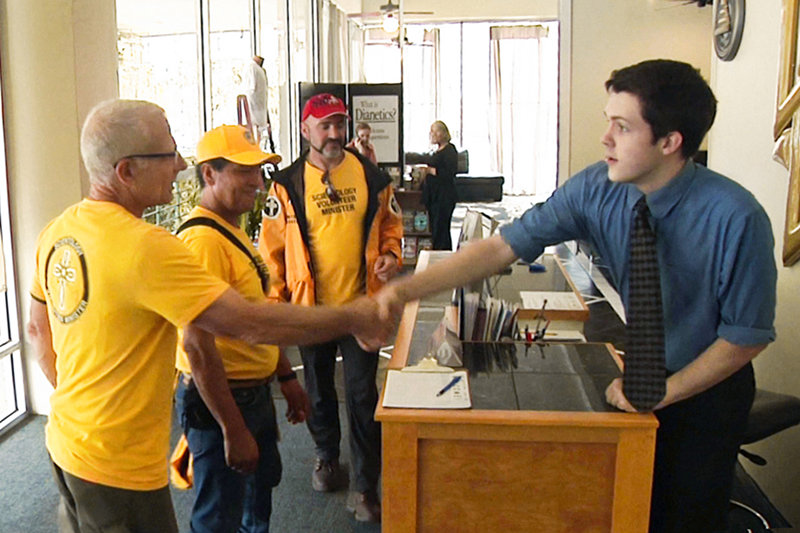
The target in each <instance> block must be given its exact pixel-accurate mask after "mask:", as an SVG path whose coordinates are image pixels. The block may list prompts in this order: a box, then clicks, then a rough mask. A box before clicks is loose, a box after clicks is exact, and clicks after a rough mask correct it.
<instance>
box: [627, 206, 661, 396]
mask: <svg viewBox="0 0 800 533" xmlns="http://www.w3.org/2000/svg"><path fill="white" fill-rule="evenodd" d="M649 213H650V210H649V209H648V208H647V201H646V200H645V197H644V196H642V197H641V198H640V199H639V201H638V202H636V205H635V206H634V216H633V222H632V224H631V247H630V257H629V262H628V266H629V271H630V274H629V275H630V277H629V279H630V285H629V293H628V308H627V309H626V316H627V322H628V323H627V326H626V328H625V329H626V333H627V340H626V346H625V370H624V374H623V378H622V391H623V392H624V393H625V397H626V398H627V399H628V401H629V402H631V404H632V405H633V406H634V407H635V408H636V409H637V410H638V411H652V409H653V407H655V405H656V404H657V403H658V402H660V401H661V400H662V398H664V394H665V393H666V379H667V370H666V366H665V363H664V314H663V309H662V306H661V276H660V274H659V270H658V251H657V250H656V235H655V233H654V232H653V230H652V229H651V228H650V221H649V219H648V215H649Z"/></svg>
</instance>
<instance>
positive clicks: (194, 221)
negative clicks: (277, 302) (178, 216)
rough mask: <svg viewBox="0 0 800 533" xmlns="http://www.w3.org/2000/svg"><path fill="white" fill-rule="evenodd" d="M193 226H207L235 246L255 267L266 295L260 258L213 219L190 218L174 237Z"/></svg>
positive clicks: (266, 275)
mask: <svg viewBox="0 0 800 533" xmlns="http://www.w3.org/2000/svg"><path fill="white" fill-rule="evenodd" d="M193 226H208V227H210V228H214V229H215V230H217V231H218V232H220V233H221V234H222V236H223V237H225V238H226V239H228V240H229V241H230V242H231V243H233V245H234V246H236V247H237V248H238V249H239V250H241V251H242V253H244V254H245V255H246V256H247V258H248V259H250V262H251V263H253V266H254V267H256V272H258V277H259V278H261V288H262V289H263V290H264V292H265V293H266V292H267V290H268V289H269V272H268V271H267V265H265V264H264V260H263V259H261V256H254V255H253V254H252V253H251V252H250V250H249V249H248V248H247V246H245V244H244V243H243V242H242V241H240V240H239V239H237V238H236V237H235V236H234V234H233V233H231V232H230V231H228V229H227V228H225V226H223V225H222V224H220V223H219V222H217V221H216V220H214V219H213V218H208V217H194V218H190V219H189V220H187V221H186V222H184V223H183V224H181V225H180V227H179V228H178V229H177V230H175V235H177V234H179V233H180V232H182V231H183V230H186V229H189V228H191V227H193Z"/></svg>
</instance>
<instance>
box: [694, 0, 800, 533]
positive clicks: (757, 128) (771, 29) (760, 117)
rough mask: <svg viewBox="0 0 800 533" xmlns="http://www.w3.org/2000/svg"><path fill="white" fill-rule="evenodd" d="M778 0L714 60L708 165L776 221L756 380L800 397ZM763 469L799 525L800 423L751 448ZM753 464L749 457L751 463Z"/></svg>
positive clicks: (751, 6) (760, 7)
mask: <svg viewBox="0 0 800 533" xmlns="http://www.w3.org/2000/svg"><path fill="white" fill-rule="evenodd" d="M780 11H781V2H779V1H777V0H773V1H769V2H748V3H747V14H746V17H745V29H744V35H743V38H742V44H741V47H740V48H739V52H738V54H737V56H736V57H735V58H734V60H733V61H730V62H722V61H719V60H716V59H715V60H714V61H713V62H712V88H713V89H714V93H715V94H716V96H717V99H718V100H719V107H718V111H717V119H716V122H715V125H714V127H713V128H712V130H711V134H710V137H709V142H708V146H709V167H711V168H714V169H715V170H718V171H720V172H722V173H724V174H726V175H727V176H729V177H731V178H733V179H735V180H737V181H738V182H740V183H741V184H742V185H744V186H745V187H746V188H747V189H749V190H750V191H752V192H753V194H755V196H756V197H757V198H758V200H759V202H761V205H763V206H764V208H765V209H766V211H767V213H768V214H769V216H770V219H771V221H772V227H773V232H774V234H775V238H776V241H777V243H776V247H775V260H776V262H777V264H778V265H779V267H778V307H777V318H776V322H775V327H776V330H777V335H778V338H777V340H776V342H774V343H773V344H771V345H770V346H769V347H768V348H767V350H766V351H765V352H764V353H762V354H761V355H759V356H758V357H757V358H756V360H755V368H756V380H757V383H758V386H759V387H761V388H764V389H767V390H772V391H776V392H785V393H789V394H794V395H800V357H799V356H798V353H797V351H796V350H797V347H798V346H800V328H798V327H797V324H796V322H795V320H796V319H797V317H798V316H800V291H798V288H800V264H798V265H796V266H794V267H790V268H785V267H782V266H780V265H781V251H782V242H783V224H784V220H785V212H786V195H787V192H788V184H789V179H788V172H787V171H786V170H785V169H784V168H783V167H782V166H781V165H779V164H778V163H776V162H774V161H773V160H772V155H771V154H772V148H773V142H772V125H773V119H774V115H775V101H776V94H777V83H778V54H779V46H780V45H779V34H780V31H779V28H780ZM749 449H752V450H753V451H755V452H757V453H759V454H761V455H763V456H764V457H765V458H766V459H767V461H768V464H767V466H766V467H757V466H754V467H752V468H751V467H748V471H749V472H750V473H751V474H752V475H753V476H754V477H755V478H756V480H757V481H758V483H759V484H760V485H761V487H762V488H763V489H764V490H765V492H766V493H767V494H768V495H769V496H770V498H772V500H773V501H774V502H775V503H776V505H777V506H778V507H779V509H780V510H781V511H782V512H783V513H784V514H785V515H786V516H787V518H788V519H789V521H790V522H792V523H793V524H794V526H795V527H798V526H800V491H799V490H798V487H800V466H798V465H800V427H794V428H792V429H789V430H786V431H784V432H782V433H780V434H778V435H775V436H773V437H771V438H770V439H768V440H766V441H764V442H763V443H761V444H758V445H755V446H752V447H749ZM748 464H749V463H747V461H745V465H746V466H747V465H748Z"/></svg>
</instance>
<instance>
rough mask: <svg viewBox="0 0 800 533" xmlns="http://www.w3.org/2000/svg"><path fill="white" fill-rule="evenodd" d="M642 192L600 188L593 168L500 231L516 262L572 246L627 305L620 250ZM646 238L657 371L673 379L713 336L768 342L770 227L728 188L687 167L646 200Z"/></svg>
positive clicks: (601, 171) (742, 192)
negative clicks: (598, 264)
mask: <svg viewBox="0 0 800 533" xmlns="http://www.w3.org/2000/svg"><path fill="white" fill-rule="evenodd" d="M642 194H643V193H642V192H641V191H639V189H637V188H636V187H635V186H634V185H631V184H628V183H613V182H611V181H610V180H609V179H608V167H607V166H606V164H605V163H604V162H599V163H596V164H594V165H591V166H589V167H587V168H586V169H584V170H582V171H581V172H579V173H578V174H576V175H575V176H573V177H572V178H571V179H570V180H568V181H567V183H565V184H564V186H563V187H561V188H559V189H557V190H556V191H555V192H554V193H553V195H552V196H551V197H550V198H549V199H548V200H547V201H546V202H543V203H540V204H537V205H535V206H533V207H531V208H530V209H529V210H528V211H526V212H525V213H524V214H523V215H522V217H520V218H519V219H516V220H515V221H514V222H512V223H511V224H510V225H508V226H505V227H503V228H502V229H501V231H500V233H501V236H502V237H503V239H504V240H505V241H506V242H507V243H508V244H509V246H511V248H512V249H513V250H514V253H516V254H517V255H518V256H519V257H521V258H523V259H525V260H526V261H533V260H534V259H536V257H538V256H539V255H540V254H541V253H542V252H543V250H544V248H545V246H550V245H553V244H557V243H559V242H563V241H567V240H573V239H582V240H585V241H588V242H590V243H591V244H592V246H594V249H595V250H596V251H597V252H598V253H599V254H600V256H601V257H602V258H603V260H604V262H605V263H606V264H607V265H608V267H609V269H610V271H611V276H612V278H613V280H612V281H613V282H614V284H615V285H616V286H617V287H618V288H619V290H620V295H621V297H622V301H623V304H624V305H625V306H626V307H627V305H628V281H629V280H628V244H629V240H630V230H631V218H632V216H633V206H634V204H635V203H636V201H637V200H638V199H639V198H641V197H642ZM647 205H648V207H649V208H650V213H651V218H650V224H651V226H652V227H653V229H654V231H655V233H656V239H657V244H658V257H659V265H660V271H661V293H662V298H663V305H664V329H665V340H666V363H667V369H668V370H669V371H670V372H676V371H678V370H680V369H681V368H683V367H684V366H686V365H687V364H689V363H690V362H691V361H693V360H694V359H695V358H697V357H698V356H699V355H700V354H701V353H702V352H703V351H704V350H705V349H706V348H708V347H709V346H710V345H711V344H712V343H713V342H714V341H715V340H716V339H717V338H718V337H722V338H723V339H725V340H727V341H728V342H731V343H733V344H736V345H740V346H748V345H757V344H765V343H768V342H771V341H773V340H775V329H774V327H773V320H774V318H775V285H776V278H777V271H776V268H775V259H774V256H773V247H774V240H773V236H772V227H771V225H770V222H769V218H768V217H767V214H766V213H765V212H764V209H763V208H762V207H761V205H760V204H759V203H758V201H756V199H755V198H754V197H753V195H752V194H750V192H748V191H747V190H746V189H744V188H743V187H742V186H740V185H739V184H737V183H736V182H734V181H732V180H730V179H728V178H726V177H724V176H722V175H720V174H717V173H715V172H713V171H711V170H708V169H707V168H705V167H703V166H701V165H696V164H695V163H694V162H692V161H689V162H687V163H686V166H685V167H684V169H683V170H682V171H681V172H680V173H679V174H678V175H677V176H676V177H675V178H673V179H672V180H671V181H670V182H669V183H668V184H667V185H666V186H664V187H663V188H661V189H659V190H658V191H655V192H653V193H652V194H650V195H648V196H647Z"/></svg>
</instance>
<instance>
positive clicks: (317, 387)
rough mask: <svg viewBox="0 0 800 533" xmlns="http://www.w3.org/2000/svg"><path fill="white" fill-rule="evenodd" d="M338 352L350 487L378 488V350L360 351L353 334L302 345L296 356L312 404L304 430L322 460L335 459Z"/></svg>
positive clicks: (337, 407) (338, 426)
mask: <svg viewBox="0 0 800 533" xmlns="http://www.w3.org/2000/svg"><path fill="white" fill-rule="evenodd" d="M337 349H338V350H340V351H341V353H342V361H343V365H342V367H343V369H344V394H345V406H346V408H347V421H348V423H349V425H350V438H349V440H350V456H351V461H352V463H353V476H354V483H353V489H354V490H357V491H359V492H365V491H367V490H374V489H377V487H378V478H379V477H380V470H381V426H380V424H379V423H378V422H376V421H375V407H376V406H377V405H378V389H377V386H376V385H375V374H376V372H377V370H378V354H377V353H374V352H367V351H364V350H363V349H361V347H360V346H359V345H358V343H357V342H356V340H355V339H354V338H353V337H352V336H347V337H342V338H340V339H337V340H335V341H331V342H327V343H324V344H316V345H313V346H301V347H300V355H301V357H302V359H303V368H304V375H305V381H306V392H307V393H308V398H309V401H310V402H311V416H309V417H308V429H309V431H310V432H311V437H312V438H313V439H314V444H315V446H316V453H317V456H318V457H319V458H320V459H324V460H327V461H330V460H333V459H338V458H339V441H340V439H341V428H340V425H339V406H338V400H337V396H336V388H335V386H334V382H333V375H334V369H335V364H336V351H337Z"/></svg>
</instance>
